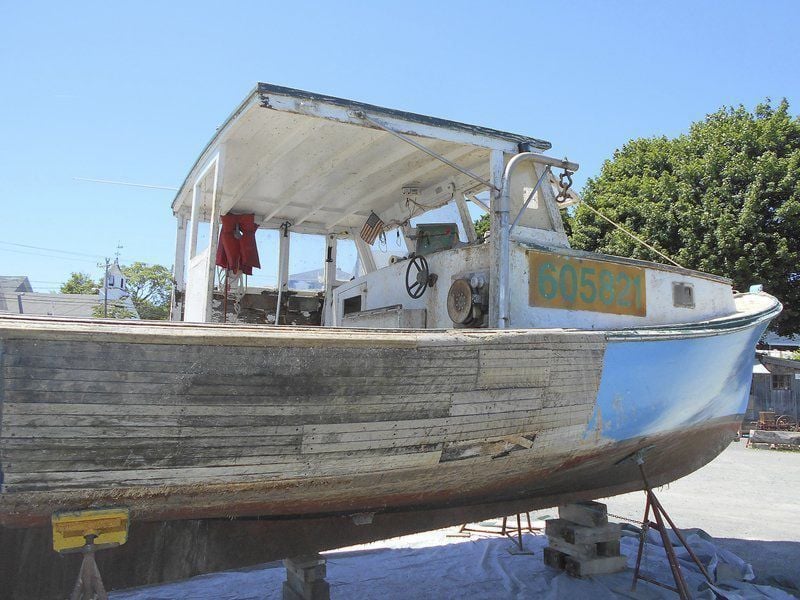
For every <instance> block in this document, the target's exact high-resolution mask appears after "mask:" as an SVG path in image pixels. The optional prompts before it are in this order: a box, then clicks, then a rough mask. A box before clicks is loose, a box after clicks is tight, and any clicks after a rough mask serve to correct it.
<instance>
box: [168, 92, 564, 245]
mask: <svg viewBox="0 0 800 600" xmlns="http://www.w3.org/2000/svg"><path fill="white" fill-rule="evenodd" d="M396 134H399V136H406V138H407V139H406V140H404V139H402V138H401V137H399V136H398V135H396ZM408 139H410V140H412V141H413V142H416V143H417V144H421V145H422V146H424V148H425V150H427V151H429V152H433V153H435V154H437V155H440V156H441V157H443V158H445V159H446V160H448V161H450V162H452V163H454V164H456V165H458V166H459V167H461V168H462V169H463V170H467V171H469V172H471V174H472V175H474V176H477V178H476V177H474V176H471V175H468V174H465V173H464V172H462V171H460V170H457V169H455V168H454V167H452V166H450V165H448V164H446V163H445V162H443V161H442V160H440V159H438V158H436V157H434V156H431V154H430V153H429V152H426V151H425V150H423V149H420V148H419V147H418V145H415V144H412V143H410V142H409V141H408ZM548 148H550V144H549V143H548V142H546V141H544V140H540V139H537V138H532V137H527V136H523V135H519V134H514V133H508V132H504V131H497V130H494V129H488V128H485V127H480V126H477V125H468V124H464V123H459V122H456V121H449V120H445V119H438V118H435V117H429V116H425V115H419V114H414V113H408V112H404V111H399V110H394V109H389V108H383V107H380V106H373V105H371V104H364V103H361V102H354V101H352V100H345V99H342V98H334V97H332V96H324V95H321V94H315V93H311V92H305V91H302V90H297V89H292V88H285V87H279V86H274V85H270V84H266V83H259V84H258V86H257V87H256V88H255V90H253V92H252V93H251V94H250V95H249V96H248V97H247V98H246V99H245V100H244V102H243V103H242V104H241V105H240V106H239V107H238V108H237V109H236V111H234V113H233V114H232V115H231V116H230V117H229V118H228V119H227V121H226V122H225V123H224V124H223V125H222V126H221V127H220V128H219V129H218V130H217V132H216V134H215V135H214V137H213V138H212V140H211V141H210V142H209V144H208V145H207V146H206V148H205V149H204V150H203V152H202V154H201V155H200V157H199V158H198V159H197V161H196V162H195V164H194V166H193V167H192V169H191V171H190V172H189V174H188V176H187V177H186V180H185V181H184V182H183V185H182V186H181V188H180V190H179V191H178V194H177V195H176V197H175V199H174V201H173V204H172V209H173V212H174V213H175V214H179V213H182V214H186V215H187V216H188V214H189V212H190V211H191V208H192V204H193V196H194V195H196V194H199V198H198V203H197V208H196V209H197V210H200V211H201V214H207V215H210V214H211V213H212V211H213V208H214V207H212V203H213V202H214V198H216V202H217V203H218V204H219V205H218V206H217V207H216V208H217V209H218V211H219V214H226V213H227V212H235V213H254V214H255V215H256V222H258V223H259V224H260V225H261V226H262V227H268V228H277V227H280V226H281V224H282V223H284V222H286V221H288V222H290V223H291V225H292V230H293V231H297V232H303V233H318V234H325V233H344V232H351V231H353V230H356V231H357V229H356V228H358V229H360V228H361V227H362V225H363V224H364V222H365V219H367V218H368V217H369V215H370V212H375V213H377V214H378V215H379V216H380V218H381V219H382V220H383V221H384V223H385V224H386V225H387V226H391V225H393V224H400V223H403V222H407V220H408V218H409V216H412V215H411V213H412V212H413V214H419V212H421V209H424V210H427V209H430V208H435V207H438V206H441V205H444V204H446V203H447V202H448V201H449V200H450V199H451V198H453V196H454V194H456V193H459V194H461V193H473V194H474V193H479V192H481V191H483V190H485V189H487V186H486V185H485V182H486V181H487V180H488V179H489V162H490V161H489V154H490V152H491V151H492V150H502V151H503V152H506V153H508V154H516V153H518V152H521V151H527V152H541V151H544V150H547V149H548ZM480 179H482V180H483V182H481V181H480ZM214 191H216V194H214V193H213V192H214ZM409 198H410V200H409ZM204 220H205V219H204Z"/></svg>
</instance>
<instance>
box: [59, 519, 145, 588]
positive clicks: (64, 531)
mask: <svg viewBox="0 0 800 600" xmlns="http://www.w3.org/2000/svg"><path fill="white" fill-rule="evenodd" d="M51 522H52V526H53V549H54V550H55V551H56V552H59V553H60V554H73V553H77V552H81V553H82V554H83V562H82V563H81V569H80V571H79V573H78V580H77V581H76V582H75V587H74V588H73V590H72V594H71V595H70V600H82V599H84V598H86V599H89V598H96V599H97V600H107V599H108V593H107V592H106V590H105V586H103V580H102V578H101V577H100V570H99V569H98V568H97V563H96V562H95V559H94V553H95V552H97V551H98V550H106V549H108V548H116V547H117V546H121V545H122V544H124V543H125V542H126V541H127V540H128V524H129V522H130V513H129V511H128V509H126V508H100V509H91V510H81V511H76V512H59V513H54V514H53V516H52V519H51Z"/></svg>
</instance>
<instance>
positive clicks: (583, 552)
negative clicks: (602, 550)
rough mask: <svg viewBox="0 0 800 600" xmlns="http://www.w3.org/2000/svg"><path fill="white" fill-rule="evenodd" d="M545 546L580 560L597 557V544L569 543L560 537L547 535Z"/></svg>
mask: <svg viewBox="0 0 800 600" xmlns="http://www.w3.org/2000/svg"><path fill="white" fill-rule="evenodd" d="M547 546H548V548H553V549H555V550H558V551H559V552H563V553H564V554H567V555H568V556H573V557H575V558H578V559H580V560H585V559H589V558H596V557H597V544H570V543H569V542H565V541H564V540H563V539H562V538H555V537H548V538H547Z"/></svg>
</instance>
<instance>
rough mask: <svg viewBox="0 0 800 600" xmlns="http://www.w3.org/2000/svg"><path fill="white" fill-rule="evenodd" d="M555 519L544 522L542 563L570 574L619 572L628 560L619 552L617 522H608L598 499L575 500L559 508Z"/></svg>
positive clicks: (605, 511)
mask: <svg viewBox="0 0 800 600" xmlns="http://www.w3.org/2000/svg"><path fill="white" fill-rule="evenodd" d="M558 516H559V518H558V519H550V520H549V521H547V522H546V524H545V533H546V534H547V543H548V547H547V548H545V549H544V563H545V564H546V565H547V566H549V567H553V568H555V569H561V570H563V571H566V572H567V573H568V574H569V575H572V576H573V577H588V576H590V575H604V574H606V573H616V572H617V571H622V570H623V569H625V567H626V565H627V559H626V558H625V557H624V556H621V555H620V551H619V539H620V535H621V528H620V524H619V523H609V522H608V510H607V507H606V505H605V504H601V503H600V502H577V503H575V504H567V505H565V506H559V507H558Z"/></svg>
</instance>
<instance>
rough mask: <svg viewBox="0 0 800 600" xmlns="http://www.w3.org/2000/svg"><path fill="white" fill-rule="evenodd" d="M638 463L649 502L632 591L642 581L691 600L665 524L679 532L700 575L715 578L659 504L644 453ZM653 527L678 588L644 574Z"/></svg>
mask: <svg viewBox="0 0 800 600" xmlns="http://www.w3.org/2000/svg"><path fill="white" fill-rule="evenodd" d="M635 460H636V463H637V465H638V466H639V471H640V473H641V475H642V481H644V492H645V494H646V496H647V500H646V502H645V509H644V519H642V531H641V533H640V535H639V550H638V551H637V553H636V568H635V569H634V571H633V583H632V585H631V591H636V584H637V583H638V580H639V579H641V580H642V581H646V582H648V583H652V584H653V585H657V586H659V587H662V588H665V589H668V590H672V591H673V592H675V593H676V594H678V596H679V597H680V598H681V600H690V599H691V597H692V596H691V594H690V593H689V588H688V586H687V585H686V580H685V579H684V578H683V573H681V567H680V563H678V557H677V556H676V555H675V549H674V548H673V547H672V542H671V541H670V539H669V532H668V531H667V527H666V526H665V524H664V522H665V521H666V522H667V523H669V526H670V527H671V528H672V531H674V532H675V535H676V536H677V538H678V540H680V542H681V544H682V545H683V547H684V548H686V551H687V552H688V553H689V556H690V557H691V558H692V560H693V561H694V563H695V564H696V565H697V567H698V568H699V569H700V572H701V573H703V576H704V577H705V578H706V581H708V582H709V583H710V584H712V585H713V583H714V582H713V581H712V580H711V577H710V576H709V574H708V571H707V570H706V568H705V566H703V563H701V562H700V559H699V558H697V555H696V554H695V553H694V551H693V550H692V549H691V548H690V547H689V544H687V543H686V538H685V537H684V536H683V533H681V531H680V529H678V528H677V527H676V526H675V523H673V522H672V519H670V517H669V515H668V514H667V511H666V510H664V507H663V506H662V505H661V502H659V500H658V498H656V495H655V493H654V492H653V488H651V487H650V482H649V481H648V480H647V475H646V474H645V471H644V454H643V453H642V452H639V453H637V455H636V457H635ZM651 510H652V512H653V517H654V518H655V522H653V521H651V520H650V511H651ZM650 528H652V529H655V530H656V531H658V533H659V534H660V535H661V541H662V543H663V545H664V552H665V554H666V555H667V561H668V562H669V568H670V570H671V571H672V577H673V579H674V580H675V585H674V586H671V585H669V584H666V583H663V582H661V581H657V580H655V579H653V578H651V577H648V576H647V575H643V574H642V573H641V570H640V567H641V564H642V554H643V553H644V547H645V544H646V543H647V531H648V529H650Z"/></svg>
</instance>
